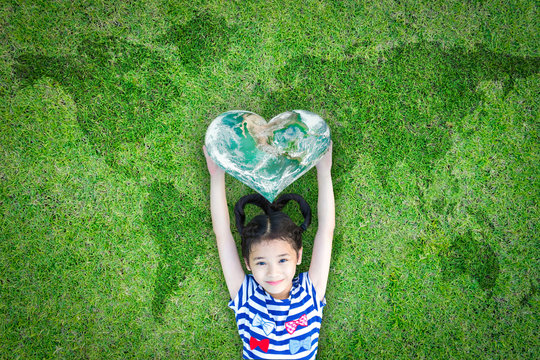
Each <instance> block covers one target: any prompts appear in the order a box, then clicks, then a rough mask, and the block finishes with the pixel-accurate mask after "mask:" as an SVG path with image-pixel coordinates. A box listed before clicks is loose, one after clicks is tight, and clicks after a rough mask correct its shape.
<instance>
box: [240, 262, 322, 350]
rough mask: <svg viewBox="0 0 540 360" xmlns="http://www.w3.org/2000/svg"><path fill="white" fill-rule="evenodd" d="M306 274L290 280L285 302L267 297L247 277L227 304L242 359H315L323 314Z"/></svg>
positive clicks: (247, 276) (259, 286)
mask: <svg viewBox="0 0 540 360" xmlns="http://www.w3.org/2000/svg"><path fill="white" fill-rule="evenodd" d="M325 305H326V303H325V301H324V300H323V301H317V296H316V294H315V287H314V286H313V283H312V282H311V280H310V278H309V276H308V273H307V272H305V273H301V274H300V275H299V276H298V277H297V278H295V279H294V280H293V284H292V289H291V292H290V294H289V298H288V299H284V300H276V299H274V298H273V297H272V296H270V295H269V294H268V293H267V292H266V291H265V290H264V289H263V288H262V286H261V285H259V284H258V283H257V282H256V281H255V279H254V278H253V275H251V274H249V275H246V277H245V278H244V282H243V283H242V286H241V287H240V290H239V291H238V294H237V295H236V297H235V298H234V300H231V301H230V302H229V307H230V308H231V309H233V311H234V314H235V318H236V324H237V325H238V333H239V334H240V338H241V339H242V343H243V346H244V351H243V356H244V359H315V355H316V354H317V347H318V344H319V330H320V328H321V320H322V310H323V307H324V306H325Z"/></svg>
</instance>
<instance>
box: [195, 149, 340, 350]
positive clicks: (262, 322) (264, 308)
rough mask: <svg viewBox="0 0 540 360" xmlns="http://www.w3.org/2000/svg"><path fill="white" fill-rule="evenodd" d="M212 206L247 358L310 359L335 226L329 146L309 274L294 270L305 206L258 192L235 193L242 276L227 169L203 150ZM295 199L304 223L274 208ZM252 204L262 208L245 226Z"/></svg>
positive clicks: (320, 177)
mask: <svg viewBox="0 0 540 360" xmlns="http://www.w3.org/2000/svg"><path fill="white" fill-rule="evenodd" d="M204 153H205V156H206V161H207V165H208V171H209V172H210V205H211V212H212V223H213V228H214V233H215V234H216V242H217V246H218V251H219V258H220V261H221V267H222V268H223V274H224V276H225V281H226V283H227V288H228V290H229V294H230V296H231V299H232V300H231V301H230V302H229V307H230V308H231V309H233V310H234V313H235V317H236V322H237V325H238V332H239V334H240V337H241V339H242V343H243V356H244V358H245V359H314V358H315V356H316V354H317V347H318V341H319V329H320V326H321V319H322V309H323V307H324V306H325V304H326V302H325V298H324V294H325V292H326V283H327V280H328V272H329V269H330V255H331V251H332V239H333V234H334V226H335V210H334V208H335V206H334V192H333V187H332V177H331V174H330V170H331V167H332V146H331V145H330V148H329V150H328V152H327V153H326V155H324V157H323V158H322V159H321V160H320V161H319V163H318V164H317V181H318V187H319V195H318V197H319V198H318V206H317V212H318V217H319V227H318V229H317V234H316V235H315V240H314V244H313V254H312V257H311V264H310V267H309V271H308V272H307V273H301V274H300V275H299V276H298V277H295V276H294V275H295V273H296V266H297V265H299V264H300V263H301V261H302V232H303V231H305V230H306V228H307V226H309V223H310V222H311V210H310V208H309V205H308V204H307V203H306V202H305V201H304V199H303V198H302V197H301V196H299V195H295V194H287V195H283V196H281V197H279V198H278V199H277V200H276V201H274V203H273V204H270V203H269V202H268V201H267V200H266V199H265V198H263V197H262V196H260V195H258V194H254V195H248V196H244V197H243V198H241V199H240V200H239V201H238V203H237V204H236V206H235V215H236V225H237V228H238V231H239V232H240V234H241V238H242V256H243V258H244V263H245V265H246V268H247V270H249V271H251V274H248V275H246V274H245V273H244V270H243V268H242V263H241V260H240V258H239V256H238V251H237V248H236V244H235V242H234V239H233V236H232V233H231V230H230V222H229V211H228V209H227V200H226V197H225V173H224V171H223V170H221V169H220V168H219V167H218V166H217V165H216V164H215V163H214V162H213V161H212V159H211V158H210V157H209V156H208V154H207V152H206V149H204ZM290 200H295V201H297V202H298V203H299V205H300V209H301V212H302V215H303V216H304V223H303V224H302V225H301V226H298V225H296V224H295V223H294V222H293V221H292V220H291V219H290V218H289V216H287V215H286V214H284V213H283V212H281V211H280V210H281V209H282V208H283V207H284V206H285V205H286V204H287V203H288V202H289V201H290ZM247 204H254V205H257V206H259V207H261V209H262V210H263V211H264V214H263V215H258V216H256V217H254V218H253V219H252V220H251V221H250V222H249V223H248V224H247V225H244V222H245V215H244V207H245V206H246V205H247Z"/></svg>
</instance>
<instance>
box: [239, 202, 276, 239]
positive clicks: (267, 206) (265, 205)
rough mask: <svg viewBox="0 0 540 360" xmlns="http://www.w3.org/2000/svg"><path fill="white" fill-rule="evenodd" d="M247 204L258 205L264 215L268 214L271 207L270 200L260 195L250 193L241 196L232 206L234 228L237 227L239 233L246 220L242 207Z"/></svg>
mask: <svg viewBox="0 0 540 360" xmlns="http://www.w3.org/2000/svg"><path fill="white" fill-rule="evenodd" d="M247 204H253V205H256V206H258V207H260V208H261V209H262V210H263V211H264V213H265V214H266V215H268V214H270V212H271V211H272V209H271V208H270V202H269V201H268V200H266V199H265V198H264V197H263V196H262V195H259V194H251V195H246V196H243V197H241V198H240V200H238V201H237V202H236V205H235V206H234V216H235V220H236V228H237V229H238V232H239V233H240V234H242V232H243V231H244V226H245V221H246V213H245V212H244V208H245V207H246V205H247Z"/></svg>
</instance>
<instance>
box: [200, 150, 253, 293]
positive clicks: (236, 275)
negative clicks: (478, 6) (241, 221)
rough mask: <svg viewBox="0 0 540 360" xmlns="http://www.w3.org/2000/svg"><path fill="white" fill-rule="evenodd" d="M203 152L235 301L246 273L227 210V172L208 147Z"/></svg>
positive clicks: (226, 273) (215, 225)
mask: <svg viewBox="0 0 540 360" xmlns="http://www.w3.org/2000/svg"><path fill="white" fill-rule="evenodd" d="M203 151H204V155H205V156H206V164H207V165H208V172H209V173H210V209H211V212H212V225H213V229H214V233H215V235H216V243H217V247H218V252H219V260H220V261H221V268H222V269H223V275H224V276H225V282H226V283H227V288H228V289H229V294H230V296H231V299H234V298H235V297H236V294H237V293H238V290H240V286H241V285H242V282H243V281H244V277H245V273H244V269H242V264H241V262H240V257H239V256H238V250H237V248H236V244H235V242H234V238H233V236H232V233H231V224H230V221H229V209H228V208H227V198H226V196H225V172H224V171H223V170H222V169H220V168H219V167H218V166H217V165H216V164H215V163H214V161H213V160H212V159H211V158H210V157H209V156H208V153H207V152H206V147H203Z"/></svg>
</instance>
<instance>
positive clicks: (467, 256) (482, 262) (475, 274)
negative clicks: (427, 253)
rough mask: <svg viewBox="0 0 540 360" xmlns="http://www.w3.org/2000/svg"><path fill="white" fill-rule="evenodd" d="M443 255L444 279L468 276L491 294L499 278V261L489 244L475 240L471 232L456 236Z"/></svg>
mask: <svg viewBox="0 0 540 360" xmlns="http://www.w3.org/2000/svg"><path fill="white" fill-rule="evenodd" d="M440 255H441V257H440V258H441V265H442V269H443V274H444V277H445V278H446V279H447V280H450V279H453V278H455V277H456V276H458V275H460V274H467V275H469V276H471V277H472V278H473V279H475V280H476V281H477V282H478V285H480V287H481V288H482V289H483V290H486V291H488V293H491V290H492V289H493V287H494V286H495V283H496V281H497V278H498V276H499V272H500V268H499V260H498V258H497V255H496V254H495V252H494V251H493V250H492V249H491V247H490V246H489V244H487V243H484V242H482V241H480V240H477V239H475V238H474V236H473V234H472V232H471V231H468V232H467V233H465V234H464V235H459V236H456V237H455V238H454V240H453V242H452V245H451V246H450V248H449V249H448V250H447V251H445V253H443V254H440Z"/></svg>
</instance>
